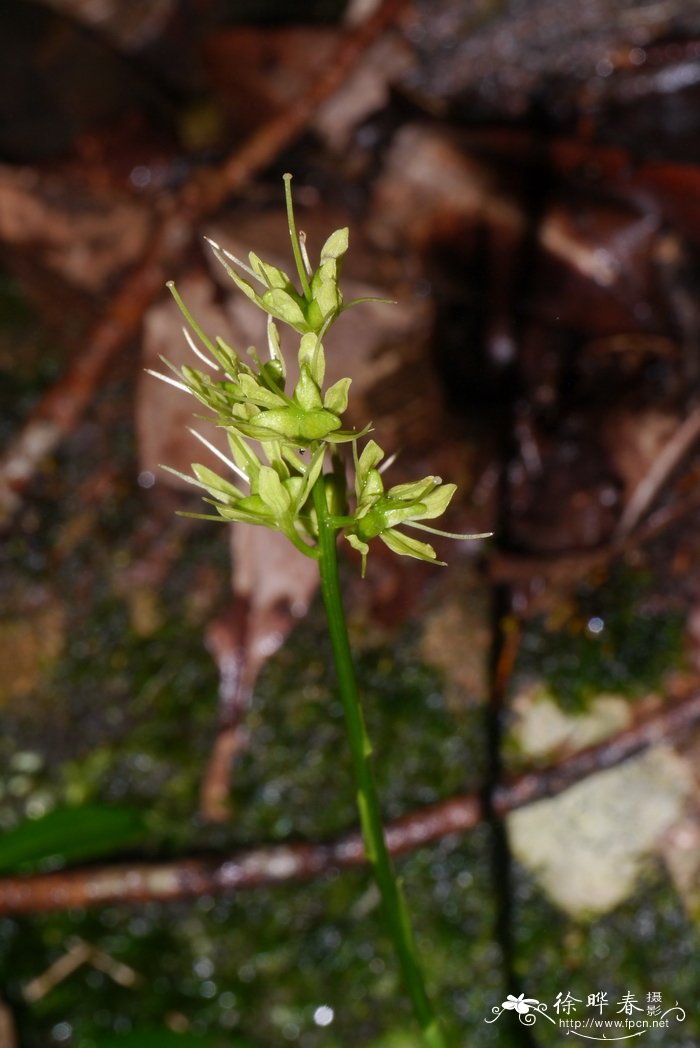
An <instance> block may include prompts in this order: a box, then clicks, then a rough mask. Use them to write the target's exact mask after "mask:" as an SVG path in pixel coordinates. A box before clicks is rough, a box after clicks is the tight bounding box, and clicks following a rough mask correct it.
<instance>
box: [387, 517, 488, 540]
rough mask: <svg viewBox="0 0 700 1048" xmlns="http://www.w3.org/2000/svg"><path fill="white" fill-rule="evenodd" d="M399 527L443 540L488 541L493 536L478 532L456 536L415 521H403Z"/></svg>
mask: <svg viewBox="0 0 700 1048" xmlns="http://www.w3.org/2000/svg"><path fill="white" fill-rule="evenodd" d="M401 526H402V527H407V528H417V529H418V530H419V531H428V532H430V534H431V535H441V536H442V538H443V539H459V540H466V539H490V538H491V537H492V535H493V532H492V531H479V532H477V533H476V534H473V535H458V534H457V533H456V532H454V531H442V530H441V529H440V528H431V527H429V526H428V525H427V524H419V523H418V521H417V520H404V521H402V522H401Z"/></svg>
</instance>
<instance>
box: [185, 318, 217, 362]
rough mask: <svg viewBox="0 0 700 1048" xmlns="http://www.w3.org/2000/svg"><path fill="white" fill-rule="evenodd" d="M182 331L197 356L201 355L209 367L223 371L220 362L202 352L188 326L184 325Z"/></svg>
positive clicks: (201, 358) (200, 357)
mask: <svg viewBox="0 0 700 1048" xmlns="http://www.w3.org/2000/svg"><path fill="white" fill-rule="evenodd" d="M182 333H183V335H184V336H185V338H186V340H187V345H188V346H189V347H190V349H191V350H192V352H193V353H194V355H195V356H196V357H199V359H200V360H201V361H202V363H203V364H206V365H207V367H209V368H212V370H213V371H221V368H220V367H219V365H218V364H216V363H214V361H213V360H210V359H209V357H208V356H206V355H205V354H204V353H202V351H201V349H198V348H197V346H196V344H195V341H194V339H193V338H192V336H191V335H190V333H189V331H188V330H187V328H186V327H183V329H182Z"/></svg>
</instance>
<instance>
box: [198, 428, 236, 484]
mask: <svg viewBox="0 0 700 1048" xmlns="http://www.w3.org/2000/svg"><path fill="white" fill-rule="evenodd" d="M187 428H188V429H189V430H190V433H191V434H192V436H193V437H196V438H197V440H199V441H201V442H202V444H204V446H205V447H207V448H209V450H210V451H212V452H213V453H214V454H215V455H216V456H217V457H218V458H220V459H221V461H222V462H225V463H226V465H227V466H228V467H229V469H232V470H233V472H234V473H235V474H236V476H238V477H240V478H241V480H244V481H245V482H246V483H249V481H248V477H247V476H246V474H245V473H244V472H243V470H242V469H240V468H239V467H238V466H237V465H236V463H235V462H232V461H231V459H230V458H228V456H226V455H224V453H223V451H220V450H219V448H217V447H216V445H215V444H212V443H211V441H209V440H207V438H206V437H203V436H202V434H201V433H198V432H197V430H196V429H190V427H189V426H188V427H187Z"/></svg>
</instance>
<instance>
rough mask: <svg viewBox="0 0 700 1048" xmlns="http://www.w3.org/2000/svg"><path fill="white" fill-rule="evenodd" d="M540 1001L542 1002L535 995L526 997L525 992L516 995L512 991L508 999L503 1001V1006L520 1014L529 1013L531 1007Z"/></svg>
mask: <svg viewBox="0 0 700 1048" xmlns="http://www.w3.org/2000/svg"><path fill="white" fill-rule="evenodd" d="M539 1003H540V1002H539V1001H538V1000H536V999H535V998H534V997H526V996H525V994H524V993H521V994H519V995H518V996H517V997H514V996H513V994H512V993H509V994H508V998H507V1000H505V1001H504V1002H503V1004H502V1005H501V1008H507V1009H508V1010H509V1011H513V1012H517V1013H518V1015H527V1013H528V1012H529V1011H530V1008H532V1007H533V1006H535V1005H538V1004H539Z"/></svg>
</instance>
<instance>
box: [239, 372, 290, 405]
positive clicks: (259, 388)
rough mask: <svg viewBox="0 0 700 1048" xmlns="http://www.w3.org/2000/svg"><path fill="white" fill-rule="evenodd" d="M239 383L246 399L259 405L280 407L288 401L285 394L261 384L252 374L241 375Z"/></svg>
mask: <svg viewBox="0 0 700 1048" xmlns="http://www.w3.org/2000/svg"><path fill="white" fill-rule="evenodd" d="M238 385H239V388H240V391H241V394H242V396H243V397H244V399H245V400H247V401H248V403H250V404H256V405H257V406H258V407H261V408H279V407H283V406H284V405H285V404H286V403H287V401H286V400H285V398H284V397H283V396H280V394H279V393H274V392H273V391H272V390H271V389H268V388H267V387H266V386H263V385H261V384H260V382H258V381H257V380H256V379H255V378H253V376H252V375H241V376H240V378H239V379H238Z"/></svg>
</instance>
